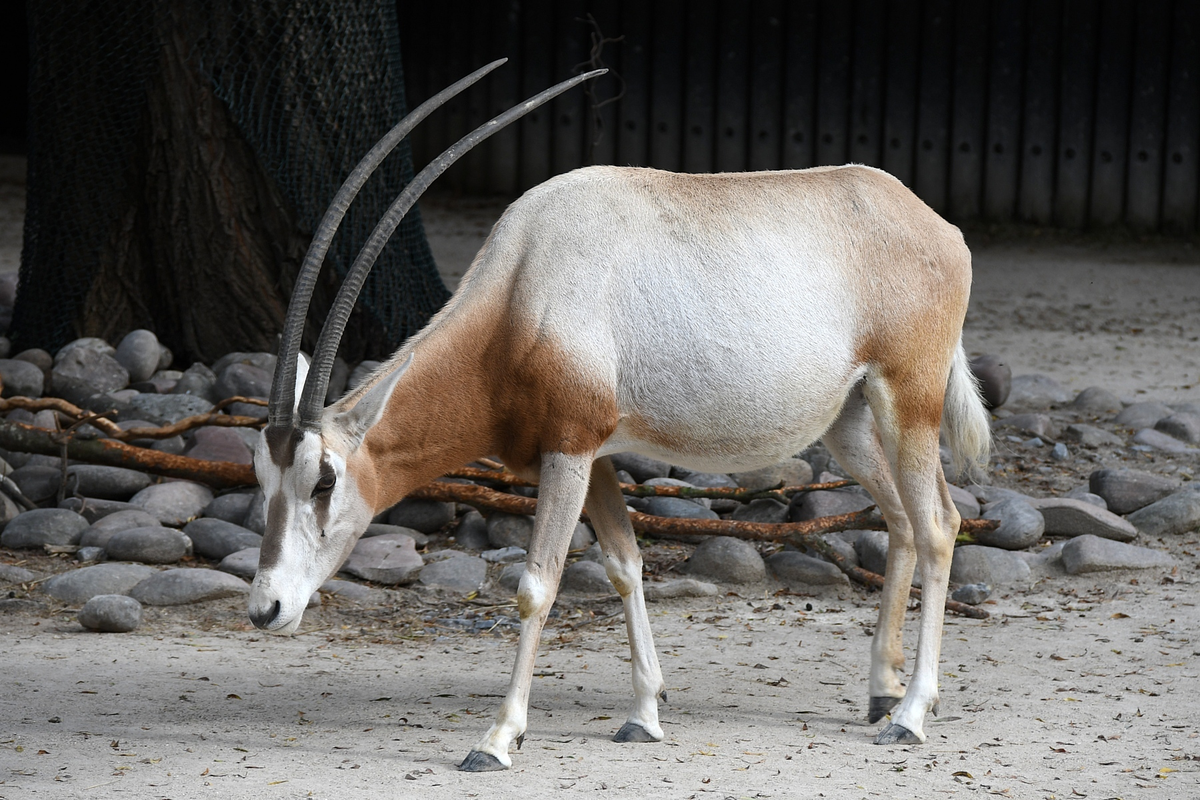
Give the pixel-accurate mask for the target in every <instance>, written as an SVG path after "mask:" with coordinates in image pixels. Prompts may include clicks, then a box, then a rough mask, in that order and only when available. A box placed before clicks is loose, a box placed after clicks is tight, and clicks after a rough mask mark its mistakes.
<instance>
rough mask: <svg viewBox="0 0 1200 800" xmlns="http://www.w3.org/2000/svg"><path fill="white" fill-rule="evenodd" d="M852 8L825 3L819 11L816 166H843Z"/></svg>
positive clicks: (847, 130) (848, 127)
mask: <svg viewBox="0 0 1200 800" xmlns="http://www.w3.org/2000/svg"><path fill="white" fill-rule="evenodd" d="M853 26H854V6H853V5H852V4H851V3H849V2H844V1H843V2H836V3H826V4H825V5H824V6H823V7H822V8H821V27H820V33H819V34H818V39H817V45H818V51H817V52H818V56H817V163H818V164H845V163H846V153H847V141H846V140H847V139H848V138H849V137H848V133H849V130H850V126H849V124H848V123H849V120H848V119H847V116H848V110H849V101H848V96H849V94H850V42H851V31H852V29H853Z"/></svg>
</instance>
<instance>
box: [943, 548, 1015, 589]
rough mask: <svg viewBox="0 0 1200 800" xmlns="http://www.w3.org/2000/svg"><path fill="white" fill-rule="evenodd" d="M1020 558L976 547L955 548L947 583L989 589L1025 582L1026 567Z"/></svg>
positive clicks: (997, 549)
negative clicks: (974, 585) (987, 587)
mask: <svg viewBox="0 0 1200 800" xmlns="http://www.w3.org/2000/svg"><path fill="white" fill-rule="evenodd" d="M1021 555H1022V554H1020V553H1014V552H1012V551H1009V550H1001V549H1000V548H998V547H984V546H983V545H977V544H969V545H964V546H963V547H956V548H954V559H953V561H951V564H950V580H951V581H953V582H954V583H959V584H968V583H986V584H988V585H989V586H1008V585H1012V584H1023V583H1029V581H1030V579H1031V572H1030V569H1029V564H1028V563H1027V562H1026V561H1025V559H1024V558H1022V557H1021Z"/></svg>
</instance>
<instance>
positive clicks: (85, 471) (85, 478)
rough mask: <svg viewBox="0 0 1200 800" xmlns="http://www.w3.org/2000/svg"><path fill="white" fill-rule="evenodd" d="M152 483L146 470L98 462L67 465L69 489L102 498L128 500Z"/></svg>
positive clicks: (87, 495)
mask: <svg viewBox="0 0 1200 800" xmlns="http://www.w3.org/2000/svg"><path fill="white" fill-rule="evenodd" d="M149 485H150V476H149V475H147V474H146V473H144V472H138V471H137V470H132V469H123V468H121V467H104V466H99V465H97V464H74V465H72V466H69V467H67V490H68V492H77V493H79V494H82V495H84V496H85V497H96V498H100V499H102V500H128V499H129V498H130V497H133V496H134V495H135V494H137V493H138V492H140V491H141V490H142V489H145V488H146V487H147V486H149Z"/></svg>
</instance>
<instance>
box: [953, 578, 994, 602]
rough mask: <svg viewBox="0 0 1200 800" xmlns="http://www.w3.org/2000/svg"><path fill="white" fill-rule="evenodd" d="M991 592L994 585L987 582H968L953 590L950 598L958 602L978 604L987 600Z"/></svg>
mask: <svg viewBox="0 0 1200 800" xmlns="http://www.w3.org/2000/svg"><path fill="white" fill-rule="evenodd" d="M991 593H992V587H991V586H988V585H987V584H986V583H968V584H967V585H966V586H959V587H958V588H957V589H955V590H954V591H953V592H951V593H950V599H951V600H954V601H955V602H958V603H966V604H967V605H969V606H977V605H979V604H980V603H982V602H983V601H984V600H987V599H988V597H989V596H990V595H991Z"/></svg>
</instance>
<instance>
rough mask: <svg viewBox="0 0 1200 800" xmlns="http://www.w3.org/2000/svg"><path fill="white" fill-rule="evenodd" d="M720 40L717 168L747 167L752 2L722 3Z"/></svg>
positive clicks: (726, 170)
mask: <svg viewBox="0 0 1200 800" xmlns="http://www.w3.org/2000/svg"><path fill="white" fill-rule="evenodd" d="M719 18H720V29H719V31H718V36H717V41H718V49H717V121H716V131H715V138H716V169H717V171H718V172H743V171H745V169H746V155H747V135H746V126H747V125H748V124H749V117H748V115H747V109H748V106H749V101H748V98H747V93H748V92H749V88H750V3H748V2H745V0H737V1H736V2H731V0H725V2H722V3H721V4H720V17H719Z"/></svg>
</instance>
